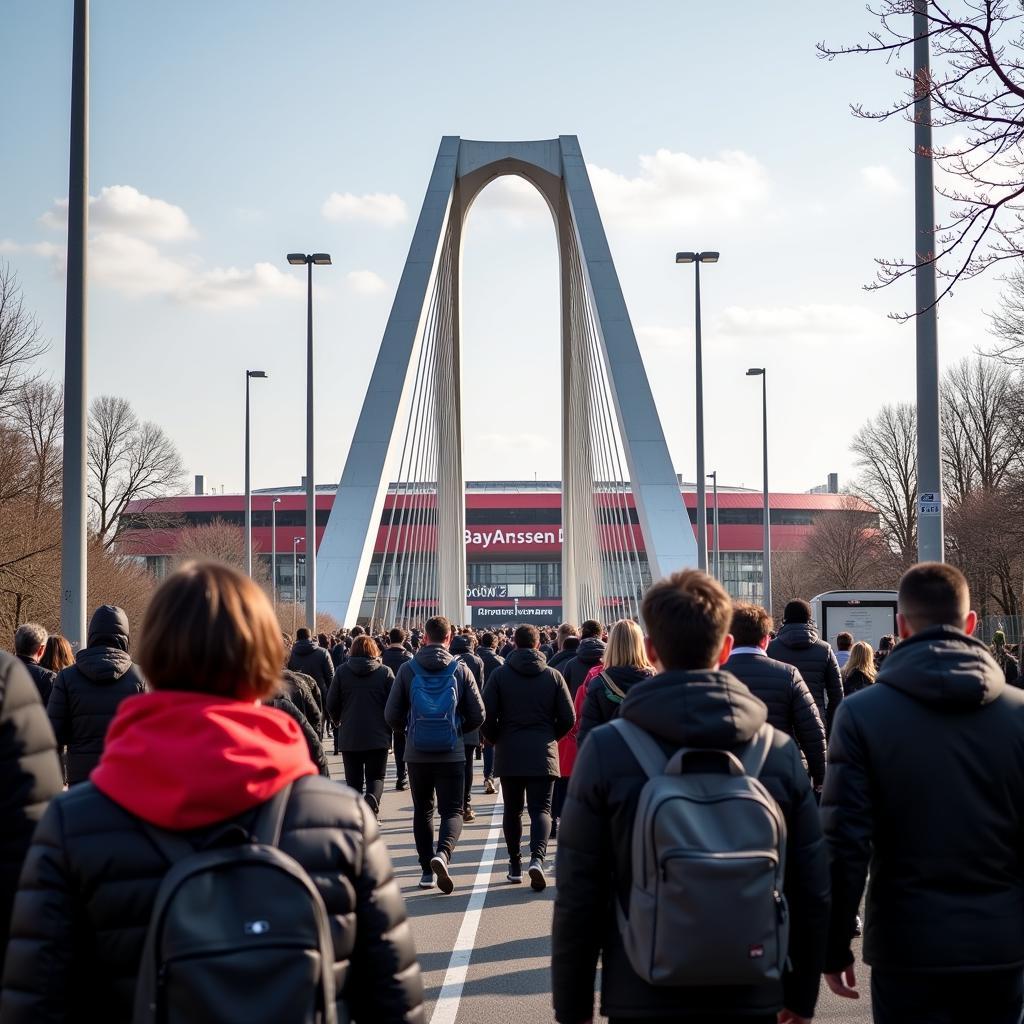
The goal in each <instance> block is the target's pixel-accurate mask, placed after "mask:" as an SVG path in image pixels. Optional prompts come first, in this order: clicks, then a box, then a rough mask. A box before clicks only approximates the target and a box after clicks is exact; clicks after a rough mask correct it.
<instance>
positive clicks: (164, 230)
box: [40, 185, 196, 242]
mask: <svg viewBox="0 0 1024 1024" xmlns="http://www.w3.org/2000/svg"><path fill="white" fill-rule="evenodd" d="M40 220H42V222H43V223H44V224H45V225H46V226H47V227H50V228H56V229H59V230H65V229H66V228H67V226H68V201H67V199H56V200H54V203H53V206H52V207H51V208H50V209H49V210H47V211H46V213H44V214H43V216H42V217H41V218H40ZM89 224H90V227H95V228H98V229H100V230H102V231H113V232H118V233H123V234H129V235H136V236H138V237H140V238H150V239H153V240H154V241H157V242H177V241H181V240H182V239H187V238H195V237H196V231H195V228H193V227H192V225H191V223H189V219H188V216H187V215H186V213H185V211H184V210H183V209H182V208H181V207H180V206H175V205H174V204H173V203H168V202H166V201H165V200H163V199H154V198H153V197H152V196H147V195H145V194H144V193H142V192H140V191H139V190H138V189H137V188H133V187H132V186H131V185H108V186H106V187H105V188H103V189H101V190H100V194H99V195H98V196H90V197H89Z"/></svg>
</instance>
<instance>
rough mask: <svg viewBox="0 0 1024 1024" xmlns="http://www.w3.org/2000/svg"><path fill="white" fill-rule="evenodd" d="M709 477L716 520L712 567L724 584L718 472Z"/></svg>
mask: <svg viewBox="0 0 1024 1024" xmlns="http://www.w3.org/2000/svg"><path fill="white" fill-rule="evenodd" d="M708 476H709V477H710V478H711V507H712V508H713V509H714V513H713V515H714V518H713V519H712V523H711V537H712V547H711V565H712V566H713V567H714V577H715V579H716V580H718V582H719V583H721V582H722V552H721V546H720V545H719V543H718V470H717V469H713V470H712V471H711V472H710V473H708Z"/></svg>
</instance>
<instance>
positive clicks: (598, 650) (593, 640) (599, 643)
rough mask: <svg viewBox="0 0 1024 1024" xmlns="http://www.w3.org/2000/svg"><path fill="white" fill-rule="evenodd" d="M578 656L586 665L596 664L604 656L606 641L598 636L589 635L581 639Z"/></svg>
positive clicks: (577, 651) (577, 650)
mask: <svg viewBox="0 0 1024 1024" xmlns="http://www.w3.org/2000/svg"><path fill="white" fill-rule="evenodd" d="M576 657H577V658H579V659H580V661H581V662H582V664H584V665H596V664H597V663H598V662H599V661H600V660H601V659H602V658H603V657H604V641H603V640H599V639H598V638H597V637H596V636H588V637H587V639H586V640H581V641H580V645H579V647H578V648H577V649H576Z"/></svg>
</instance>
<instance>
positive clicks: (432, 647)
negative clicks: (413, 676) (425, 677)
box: [413, 644, 452, 672]
mask: <svg viewBox="0 0 1024 1024" xmlns="http://www.w3.org/2000/svg"><path fill="white" fill-rule="evenodd" d="M413 657H414V658H415V659H416V662H417V664H419V665H421V666H422V667H423V668H425V669H426V670H427V671H428V672H440V671H441V669H443V668H444V667H445V665H447V664H448V662H449V661H451V660H452V656H451V653H450V652H449V650H448V648H447V647H445V646H444V645H443V644H425V645H424V646H423V647H421V648H420V649H419V650H418V651H417V652H416V653H415V654H414V655H413Z"/></svg>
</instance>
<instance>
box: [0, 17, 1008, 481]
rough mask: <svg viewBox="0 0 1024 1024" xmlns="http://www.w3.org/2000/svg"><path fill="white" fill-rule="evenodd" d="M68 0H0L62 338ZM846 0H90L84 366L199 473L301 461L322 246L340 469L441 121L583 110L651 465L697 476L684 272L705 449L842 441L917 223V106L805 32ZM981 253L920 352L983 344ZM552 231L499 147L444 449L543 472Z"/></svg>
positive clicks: (548, 118)
mask: <svg viewBox="0 0 1024 1024" xmlns="http://www.w3.org/2000/svg"><path fill="white" fill-rule="evenodd" d="M71 10H72V3H71V0H45V2H40V0H0V90H2V95H3V96H4V97H5V102H4V103H3V104H2V107H0V139H2V140H3V143H2V144H0V259H4V260H7V261H9V263H10V264H11V265H12V266H13V267H14V269H15V270H16V271H17V273H18V275H19V279H20V282H21V285H22V287H23V289H24V297H25V301H26V303H27V304H28V305H29V306H30V307H31V308H32V309H33V310H35V312H36V313H37V315H38V317H39V320H40V323H41V327H42V330H43V333H44V335H45V336H46V337H47V338H48V339H49V340H50V342H51V347H50V351H49V353H48V355H47V358H46V364H47V365H46V368H47V370H48V371H49V372H51V373H52V374H53V375H54V376H56V377H59V376H60V374H61V371H62V365H63V333H64V278H63V266H64V264H63V261H64V244H65V235H66V197H67V192H68V186H67V181H68V178H67V175H68V169H67V160H68V118H69V107H70V54H71ZM872 27H873V25H872V21H871V18H870V15H869V14H867V12H865V11H864V9H863V7H862V6H861V5H855V4H841V5H840V4H821V3H819V2H812V0H787V2H786V3H785V4H784V5H769V4H755V3H752V2H745V3H742V4H709V3H707V2H706V0H667V2H646V0H636V2H634V3H630V4H622V3H621V2H620V0H614V2H605V0H585V2H584V0H560V2H559V3H558V4H551V3H549V2H539V0H518V2H517V3H515V4H480V3H474V2H469V0H465V2H463V0H458V2H448V0H438V2H436V3H431V4H424V3H417V2H407V0H387V2H374V3H370V2H362V3H360V2H355V0H344V2H334V3H316V4H314V3H310V2H306V3H285V2H284V0H276V2H269V0H219V2H217V3H209V2H208V0H178V2H176V3H174V4H158V3H153V2H139V0H94V2H93V4H92V22H91V98H90V104H91V105H90V109H91V136H90V194H91V196H92V197H93V201H92V202H91V205H90V218H91V220H90V246H89V261H90V263H89V266H90V284H89V319H88V323H89V391H90V395H91V396H97V395H101V394H116V395H122V396H124V397H126V398H128V399H130V401H131V402H132V403H133V405H134V407H135V408H136V410H137V411H138V413H139V415H140V416H141V417H142V418H144V419H149V420H152V421H154V422H156V423H158V424H160V425H161V426H162V427H163V428H164V429H165V430H166V431H167V433H168V434H169V435H170V436H171V437H172V438H173V439H174V441H175V442H176V443H177V445H178V447H179V448H180V450H181V452H182V455H183V458H184V461H185V464H186V466H187V467H188V470H189V473H190V474H199V473H201V474H203V475H204V476H205V478H206V481H207V486H208V488H211V487H213V488H217V489H220V488H221V487H223V488H224V489H225V490H226V491H227V492H232V491H239V490H240V489H241V487H242V482H243V468H244V463H243V412H244V386H245V384H244V382H245V370H246V369H263V370H265V371H266V372H267V373H268V374H269V379H267V380H265V381H264V380H257V381H254V382H253V385H252V387H253V396H252V398H253V403H252V415H253V485H254V486H255V487H265V486H274V485H284V484H291V483H294V484H296V485H297V484H298V483H299V480H300V477H301V476H302V474H303V473H304V471H305V469H304V466H305V307H304V303H305V288H304V274H305V271H304V269H303V268H294V269H293V268H290V267H289V266H288V265H287V263H286V262H285V259H284V257H285V254H286V253H288V252H292V251H297V250H304V251H306V252H314V251H326V252H329V253H331V254H332V256H333V259H334V264H333V266H331V267H325V268H319V267H318V268H316V271H315V275H314V277H315V288H314V302H315V336H316V362H315V366H316V430H317V454H316V478H317V482H318V483H335V482H337V480H338V479H339V477H340V475H341V471H342V468H343V466H344V461H345V457H346V454H347V451H348V446H349V442H350V440H351V437H352V432H353V430H354V427H355V423H356V420H357V418H358V416H359V411H360V408H361V405H362V400H363V395H364V393H365V389H366V384H367V382H368V380H369V377H370V373H371V371H372V368H373V362H374V359H375V357H376V353H377V348H378V346H379V344H380V339H381V336H382V333H383V329H384V325H385V323H386V320H387V316H388V312H389V310H390V306H391V302H392V299H393V298H394V291H395V287H396V285H397V282H398V279H399V276H400V274H401V270H402V266H403V264H404V261H405V257H406V252H407V249H408V245H409V242H410V239H411V237H412V231H413V228H414V226H415V221H416V217H417V215H418V212H419V207H420V204H421V202H422V198H423V192H424V190H425V187H426V184H427V180H428V178H429V175H430V171H431V167H432V165H433V161H434V157H435V155H436V151H437V146H438V143H439V141H440V139H441V136H442V135H461V136H462V137H464V138H469V139H506V140H511V139H544V138H554V137H556V136H558V135H560V134H574V135H577V136H579V139H580V144H581V146H582V150H583V153H584V157H585V158H586V161H587V164H588V168H589V172H590V175H591V179H592V182H593V185H594V191H595V195H596V198H597V202H598V206H599V209H600V211H601V214H602V218H603V221H604V225H605V229H606V231H607V234H608V239H609V243H610V246H611V251H612V256H613V258H614V260H615V263H616V268H617V270H618V274H619V278H620V281H621V284H622V288H623V292H624V295H625V299H626V304H627V307H628V308H629V311H630V316H631V319H632V322H633V326H634V329H635V332H636V335H637V339H638V342H639V345H640V350H641V353H642V356H643V359H644V362H645V365H646V368H647V373H648V377H649V379H650V381H651V386H652V389H653V392H654V397H655V401H656V403H657V406H658V409H659V413H660V416H661V420H662V425H663V427H664V431H665V435H666V438H667V440H668V444H669V448H670V451H671V453H672V457H673V461H674V463H675V466H676V469H677V471H678V472H679V473H681V474H682V475H683V477H684V478H685V479H689V480H692V479H693V478H694V466H695V447H694V435H695V430H694V398H693V396H694V369H693V363H694V358H693V351H694V348H693V346H694V338H693V270H692V268H691V267H683V266H676V265H675V263H674V254H675V252H676V251H677V250H679V249H718V250H720V251H721V253H722V258H721V262H720V263H719V264H717V265H716V266H713V267H708V268H706V271H705V273H703V274H702V304H703V314H704V318H703V324H704V329H703V340H704V393H705V430H706V453H707V454H706V459H707V468H708V469H709V470H711V469H716V470H717V471H718V473H719V480H720V481H721V482H722V483H723V484H731V485H741V486H742V485H745V486H749V487H760V484H761V436H760V422H761V404H760V382H759V381H757V380H756V379H754V378H748V377H746V376H745V375H744V371H745V370H746V368H747V367H749V366H765V367H766V368H767V372H768V386H769V397H768V401H769V426H768V430H769V444H770V459H771V479H770V483H771V487H772V489H773V490H776V491H790V490H791V491H804V490H807V489H809V488H811V487H813V486H815V485H817V484H820V483H824V481H825V479H826V476H827V474H828V473H829V472H832V471H835V472H838V473H839V475H840V479H841V481H844V482H845V481H848V480H849V479H850V478H851V476H852V474H853V473H854V467H853V466H852V464H851V456H850V453H849V443H850V439H851V437H852V435H853V433H854V432H855V431H856V430H857V428H858V427H859V426H860V425H861V424H862V423H863V422H864V421H865V420H866V419H867V418H868V417H870V416H871V415H872V414H873V413H874V412H876V411H877V410H878V408H879V407H880V406H881V405H883V404H884V403H887V402H895V401H902V400H913V397H914V387H915V376H914V327H913V325H912V324H911V325H903V324H898V323H895V322H894V321H892V320H891V319H889V317H888V314H889V313H890V312H891V311H894V310H897V311H903V310H906V309H907V308H908V307H909V306H910V304H911V299H912V295H911V284H910V283H909V282H908V283H905V284H903V285H900V286H897V287H895V288H891V289H887V290H884V291H881V292H868V291H865V290H864V287H863V286H864V285H865V284H866V283H867V282H869V281H871V280H872V279H873V277H874V264H873V259H874V258H875V257H878V256H906V255H907V254H908V253H909V252H910V251H911V249H912V246H913V195H912V184H913V182H912V175H913V157H912V153H911V148H910V145H911V132H912V129H911V127H910V126H909V125H907V124H906V123H905V122H903V121H893V122H887V123H884V124H879V123H875V122H868V121H863V120H858V119H856V118H854V117H853V116H852V115H851V113H850V110H849V106H850V103H851V102H854V101H864V102H865V103H866V105H867V106H869V107H871V106H876V107H877V106H884V105H885V104H886V102H887V101H888V100H889V99H891V98H892V97H894V96H895V95H897V90H898V89H899V85H900V83H899V82H898V81H897V79H896V77H895V71H896V68H895V67H893V66H886V65H885V64H884V62H882V61H881V60H878V59H875V58H863V57H848V58H844V59H840V60H835V61H823V60H821V59H820V58H819V57H818V56H817V55H816V52H815V43H816V42H818V41H820V40H827V41H829V42H830V43H832V42H835V43H841V42H849V41H853V40H856V39H860V38H863V37H864V36H865V35H866V33H867V32H868V31H869V30H870V29H871V28H872ZM999 287H1000V286H999V282H998V281H997V280H996V279H995V278H992V279H991V280H988V279H982V280H980V281H976V282H972V283H970V284H965V285H962V286H961V287H960V288H959V289H958V291H957V293H956V294H955V295H954V296H953V298H952V299H951V300H950V301H949V302H947V303H945V304H944V306H943V308H942V310H941V312H940V318H939V336H940V345H941V359H942V363H943V365H948V364H950V363H951V362H954V361H957V360H959V359H962V358H964V357H965V356H969V355H971V354H972V353H973V352H975V351H976V350H977V349H978V348H979V346H980V347H984V346H985V345H986V344H988V342H989V338H988V335H987V329H988V320H987V315H986V314H987V312H988V311H991V310H992V309H993V308H995V306H996V304H997V302H998V295H999ZM558 326H559V314H558V275H557V253H556V248H555V235H554V228H553V225H552V222H551V218H550V215H549V214H548V212H547V208H546V206H545V205H544V203H543V201H542V200H541V198H540V196H539V195H538V194H536V193H535V192H533V191H532V190H531V189H530V187H529V186H526V185H525V184H523V183H522V182H521V181H520V180H519V179H508V178H506V179H501V180H499V181H497V182H495V183H494V184H492V185H491V186H489V187H488V188H487V189H486V190H485V191H484V192H483V193H482V194H481V196H480V198H479V199H478V201H477V203H476V204H475V205H474V207H473V210H472V212H471V214H470V217H469V220H468V223H467V227H466V234H465V241H464V252H463V332H462V344H463V369H462V374H463V378H462V388H463V426H464V435H465V436H464V445H465V473H466V476H467V478H468V479H532V478H533V475H534V474H537V475H538V476H539V478H540V479H557V478H559V476H560V450H561V446H560V438H559V431H560V411H559V402H560V384H559V373H560V368H559V335H558Z"/></svg>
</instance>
